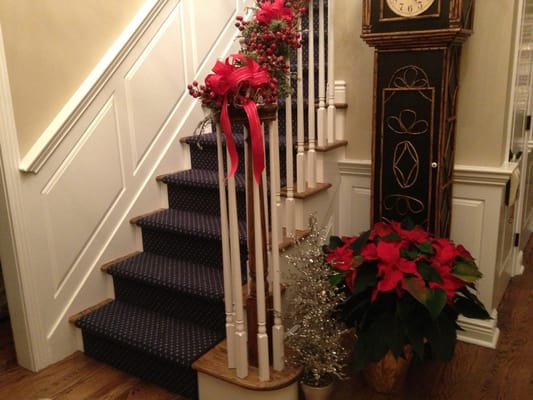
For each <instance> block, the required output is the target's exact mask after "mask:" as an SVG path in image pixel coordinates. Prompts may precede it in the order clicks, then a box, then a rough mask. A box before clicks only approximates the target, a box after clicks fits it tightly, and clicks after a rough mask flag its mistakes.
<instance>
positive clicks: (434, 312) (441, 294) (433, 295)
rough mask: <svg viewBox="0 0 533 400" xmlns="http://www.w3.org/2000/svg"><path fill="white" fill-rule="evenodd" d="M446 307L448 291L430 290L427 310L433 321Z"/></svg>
mask: <svg viewBox="0 0 533 400" xmlns="http://www.w3.org/2000/svg"><path fill="white" fill-rule="evenodd" d="M445 305H446V291H445V290H444V289H440V288H435V289H429V291H428V298H427V299H426V304H425V306H426V308H427V309H428V310H429V314H430V315H431V317H432V318H433V319H436V318H437V317H438V316H439V314H440V313H441V311H442V309H443V308H444V306H445Z"/></svg>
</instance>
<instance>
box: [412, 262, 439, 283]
mask: <svg viewBox="0 0 533 400" xmlns="http://www.w3.org/2000/svg"><path fill="white" fill-rule="evenodd" d="M416 269H417V270H418V272H419V273H420V275H422V278H424V280H425V281H427V282H438V283H442V277H441V276H440V274H439V272H438V271H437V270H436V269H435V268H433V267H432V266H431V265H429V264H428V263H425V262H419V263H417V264H416Z"/></svg>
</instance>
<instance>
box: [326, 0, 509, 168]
mask: <svg viewBox="0 0 533 400" xmlns="http://www.w3.org/2000/svg"><path fill="white" fill-rule="evenodd" d="M334 3H335V7H336V9H335V10H336V13H335V18H336V19H335V28H336V30H335V35H336V36H335V40H336V46H335V47H336V60H335V62H336V67H335V68H336V79H343V80H346V82H347V96H348V107H349V111H348V114H347V122H346V136H347V139H348V140H349V144H348V148H347V157H348V158H353V159H370V158H371V152H372V150H371V147H372V146H371V130H372V128H371V125H372V123H371V113H372V87H373V81H372V75H373V51H372V49H369V47H368V46H367V45H366V44H365V43H364V42H363V40H361V38H360V35H361V16H362V5H361V3H362V2H361V1H356V2H354V1H353V0H335V1H334ZM510 3H511V2H510ZM512 3H518V2H512ZM515 6H516V4H515ZM513 14H514V9H513V7H501V0H483V1H481V0H478V1H477V2H476V10H475V21H474V34H473V35H472V36H471V37H470V38H469V39H468V40H467V42H466V44H465V45H464V48H463V56H462V57H463V58H462V62H461V78H460V79H461V80H460V86H461V89H460V93H459V110H458V126H457V136H456V158H455V161H456V163H458V164H466V165H484V166H500V165H501V164H502V162H504V161H505V160H506V155H505V147H506V142H507V135H508V130H507V117H506V116H507V109H508V102H509V96H510V92H509V91H510V88H511V87H512V85H510V84H509V82H510V78H511V74H510V70H511V60H512V43H513Z"/></svg>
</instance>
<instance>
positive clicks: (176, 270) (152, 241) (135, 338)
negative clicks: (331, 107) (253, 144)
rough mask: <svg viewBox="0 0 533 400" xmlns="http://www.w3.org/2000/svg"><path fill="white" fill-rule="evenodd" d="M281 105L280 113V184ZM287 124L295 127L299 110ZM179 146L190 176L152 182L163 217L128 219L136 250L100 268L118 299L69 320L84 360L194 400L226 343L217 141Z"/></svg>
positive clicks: (207, 137) (240, 189) (241, 195)
mask: <svg viewBox="0 0 533 400" xmlns="http://www.w3.org/2000/svg"><path fill="white" fill-rule="evenodd" d="M315 15H316V14H315ZM315 18H316V17H315ZM315 24H316V21H315ZM314 31H315V32H316V31H317V30H316V29H315V30H314ZM305 74H306V75H307V72H305ZM305 79H307V78H305ZM305 93H307V92H305ZM305 98H307V95H305ZM283 104H284V102H282V103H281V104H280V113H279V121H280V124H279V125H280V157H279V159H280V161H281V169H282V170H283V171H281V174H280V176H281V177H282V179H283V178H284V177H285V163H284V161H285V147H286V146H285V141H284V140H283V136H284V133H283V132H284V125H285V122H284V120H285V114H284V110H283V107H284V105H283ZM293 108H294V109H296V103H294V104H293ZM293 116H294V117H293V126H294V125H295V122H294V120H295V119H296V111H295V112H293ZM305 118H306V119H307V111H306V115H305ZM234 132H237V133H236V135H235V141H236V145H237V147H238V149H239V151H240V155H239V159H240V160H243V161H242V162H240V163H239V169H238V171H237V173H236V176H235V177H236V180H235V181H236V186H237V203H238V217H239V240H240V249H241V269H242V276H243V277H246V275H247V274H246V259H247V250H246V201H245V200H246V199H245V177H244V139H243V134H242V129H239V127H234ZM294 132H296V128H294ZM267 136H268V135H267ZM265 140H267V142H268V137H266V138H265ZM183 142H184V143H186V144H187V145H189V149H190V157H191V169H189V170H184V171H179V172H175V173H171V174H168V175H164V176H160V177H158V178H157V179H158V181H159V182H160V183H161V184H164V185H166V187H167V194H168V209H162V210H157V211H155V212H153V213H150V214H148V215H143V216H140V217H137V218H135V219H134V220H132V221H131V222H132V223H133V224H135V225H136V226H138V227H139V228H140V229H141V233H142V244H143V251H142V252H138V253H134V254H130V255H127V256H125V257H122V258H120V259H117V260H115V261H112V262H110V263H108V264H106V265H104V266H102V270H103V271H104V272H105V273H107V274H109V275H111V277H112V279H113V286H114V291H115V298H114V299H113V300H106V301H104V302H103V303H102V304H100V305H98V306H96V307H93V308H91V309H90V310H87V311H84V312H81V313H80V314H78V315H76V316H74V317H72V318H71V320H72V322H73V323H74V324H75V325H76V326H77V327H79V328H80V329H81V332H82V337H83V344H84V351H85V353H86V354H87V355H89V356H91V357H93V358H95V359H97V360H99V361H102V362H105V363H108V364H110V365H112V366H114V367H116V368H119V369H121V370H124V371H126V372H128V373H131V374H133V375H136V376H139V377H141V378H143V379H145V380H147V381H150V382H153V383H155V384H158V385H160V386H162V387H164V388H166V389H168V390H170V391H172V392H176V393H178V394H180V395H182V396H184V397H186V398H189V399H196V398H198V385H197V380H198V378H197V375H196V371H194V370H193V368H192V364H193V362H194V361H195V360H197V359H199V358H200V357H201V356H202V355H203V354H205V353H206V352H208V351H209V350H210V349H212V348H213V347H215V346H216V345H217V344H218V343H220V342H221V341H222V340H223V339H224V337H225V322H226V321H225V308H224V292H223V288H224V283H223V271H222V253H221V247H222V246H221V228H220V205H219V189H218V177H217V153H216V135H215V134H214V133H206V134H202V135H199V136H191V137H188V138H185V139H184V140H183ZM294 147H296V146H294ZM265 148H266V149H268V145H266V146H265ZM266 159H267V160H268V159H269V157H268V155H267V157H266ZM267 169H268V163H267ZM283 185H284V183H283V181H282V186H283ZM321 187H325V188H326V189H327V187H329V185H326V186H324V185H322V186H321ZM315 191H316V190H315ZM300 195H302V193H300ZM244 283H245V282H243V284H244Z"/></svg>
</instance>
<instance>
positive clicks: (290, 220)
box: [285, 94, 296, 237]
mask: <svg viewBox="0 0 533 400" xmlns="http://www.w3.org/2000/svg"><path fill="white" fill-rule="evenodd" d="M285 144H286V157H287V171H286V172H287V175H286V177H287V198H286V200H285V228H286V235H287V236H289V237H291V236H294V235H295V234H296V228H295V225H296V217H295V215H296V213H295V203H294V178H293V177H294V159H293V154H292V148H293V142H292V96H291V95H290V94H289V95H288V96H287V97H286V102H285Z"/></svg>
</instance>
